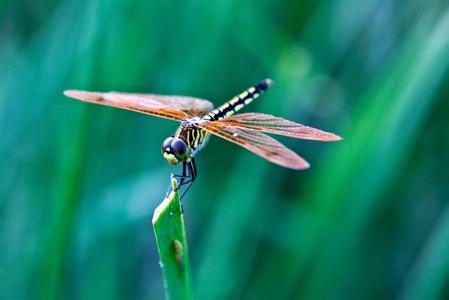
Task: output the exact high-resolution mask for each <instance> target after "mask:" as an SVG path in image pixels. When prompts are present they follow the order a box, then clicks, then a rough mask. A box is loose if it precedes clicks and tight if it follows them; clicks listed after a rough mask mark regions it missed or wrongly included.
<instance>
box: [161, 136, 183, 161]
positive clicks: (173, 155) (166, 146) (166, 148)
mask: <svg viewBox="0 0 449 300" xmlns="http://www.w3.org/2000/svg"><path fill="white" fill-rule="evenodd" d="M161 150H162V155H163V156H164V159H165V160H166V161H167V162H168V163H169V164H171V165H176V164H178V163H180V162H182V161H186V160H187V159H188V158H189V148H188V147H187V144H186V143H185V142H184V141H183V140H182V139H178V138H175V137H172V136H171V137H168V138H166V139H165V141H164V142H163V143H162V149H161Z"/></svg>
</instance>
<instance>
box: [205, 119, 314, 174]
mask: <svg viewBox="0 0 449 300" xmlns="http://www.w3.org/2000/svg"><path fill="white" fill-rule="evenodd" d="M199 126H200V127H201V128H203V129H204V130H206V131H208V132H210V133H212V134H214V135H216V136H219V137H221V138H223V139H225V140H228V141H230V142H232V143H235V144H237V145H240V146H242V147H244V148H246V149H248V150H249V151H251V152H254V153H256V154H257V155H260V156H262V157H263V158H265V159H266V160H269V161H271V162H273V163H275V164H278V165H281V166H283V167H286V168H290V169H306V168H308V167H309V164H308V163H307V161H305V160H304V159H303V158H302V157H300V156H299V155H298V154H296V153H295V152H293V151H292V150H290V149H288V148H287V147H285V146H284V145H282V144H281V143H279V142H278V141H276V140H275V139H273V138H272V137H270V136H268V135H266V134H264V133H262V132H259V131H257V130H255V129H251V128H245V127H240V126H233V125H229V124H226V123H225V122H221V121H214V122H204V123H200V124H199Z"/></svg>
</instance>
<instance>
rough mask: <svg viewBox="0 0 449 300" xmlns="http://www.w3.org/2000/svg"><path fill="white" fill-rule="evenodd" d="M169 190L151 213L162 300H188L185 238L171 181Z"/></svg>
mask: <svg viewBox="0 0 449 300" xmlns="http://www.w3.org/2000/svg"><path fill="white" fill-rule="evenodd" d="M172 187H173V192H171V193H170V195H169V196H168V197H167V198H165V199H164V201H162V203H161V204H160V205H159V206H158V207H157V208H156V210H155V211H154V215H153V228H154V233H155V235H156V242H157V247H158V251H159V256H160V259H161V261H160V263H161V268H162V274H163V276H164V287H165V295H166V298H167V299H191V298H192V297H191V289H190V265H189V255H188V249H187V238H186V231H185V227H184V217H183V214H182V208H181V201H180V198H179V193H178V191H176V187H177V184H176V180H175V179H174V178H172Z"/></svg>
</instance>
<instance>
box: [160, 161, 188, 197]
mask: <svg viewBox="0 0 449 300" xmlns="http://www.w3.org/2000/svg"><path fill="white" fill-rule="evenodd" d="M172 176H173V177H175V178H180V183H179V184H178V187H177V188H176V190H175V191H177V190H179V187H180V186H181V185H183V182H184V180H185V178H186V177H187V178H188V176H187V163H186V162H183V163H182V174H181V175H178V174H173V175H172ZM171 189H172V185H171V182H170V184H169V185H168V189H167V194H166V195H165V197H168V194H170V190H171Z"/></svg>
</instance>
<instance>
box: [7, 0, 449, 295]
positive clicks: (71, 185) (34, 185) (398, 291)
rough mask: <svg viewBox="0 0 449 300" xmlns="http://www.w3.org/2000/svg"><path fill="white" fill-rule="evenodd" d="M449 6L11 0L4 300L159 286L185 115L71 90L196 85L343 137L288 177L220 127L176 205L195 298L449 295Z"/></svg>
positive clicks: (157, 291)
mask: <svg viewBox="0 0 449 300" xmlns="http://www.w3.org/2000/svg"><path fill="white" fill-rule="evenodd" d="M448 66H449V3H448V2H447V1H446V0H429V1H424V0H410V1H400V0H366V1H356V0H330V1H312V0H306V1H293V0H289V1H275V0H261V1H230V0H217V1H197V0H193V1H180V0H170V1H144V0H141V1H126V0H94V1H74V0H64V1H55V0H39V1H29V0H24V1H12V0H6V1H1V2H0V133H1V139H0V145H1V147H0V169H1V173H0V174H1V177H0V241H1V250H0V298H1V299H162V298H163V297H164V293H163V281H162V275H161V271H160V267H159V264H158V254H157V249H156V243H155V239H154V236H153V231H152V228H151V217H152V213H153V210H154V208H155V207H156V206H157V205H158V203H160V201H161V200H162V199H163V197H164V195H165V192H166V190H167V187H168V185H169V175H170V173H171V172H178V171H179V170H178V169H176V168H175V169H174V168H173V167H171V166H169V165H167V164H166V163H165V162H164V160H163V159H162V156H161V154H160V145H161V142H162V141H163V140H164V138H165V137H166V136H168V135H170V134H171V133H172V132H173V131H174V130H175V129H176V127H177V124H176V123H174V122H170V121H167V120H163V119H157V118H153V117H149V116H145V115H141V114H137V113H133V112H128V111H122V110H118V109H112V108H107V107H100V106H95V105H90V104H85V103H81V102H77V101H74V100H71V99H68V98H65V97H64V96H63V95H62V92H63V90H64V89H69V88H72V89H73V88H76V89H86V90H100V91H108V90H116V91H129V92H131V91H132V92H147V93H148V92H151V93H161V94H180V95H191V96H197V97H201V98H205V99H210V100H211V101H213V102H214V103H215V105H219V104H221V103H222V102H224V101H226V100H228V99H230V98H231V97H232V96H234V95H236V94H238V93H239V92H241V91H243V90H244V89H246V88H247V87H249V86H250V85H252V84H254V83H256V82H258V81H259V80H260V79H263V78H266V77H270V78H272V79H273V80H274V82H275V84H274V85H273V87H272V88H271V89H270V90H269V91H268V92H267V93H266V94H265V95H264V96H263V97H261V98H259V99H258V100H257V101H255V102H254V103H253V104H251V106H250V107H249V108H248V109H246V111H257V112H264V113H271V114H275V115H279V116H282V117H285V118H288V119H291V120H294V121H297V122H301V123H305V124H308V125H311V126H314V127H318V128H321V129H324V130H327V131H331V132H335V133H337V134H340V135H341V136H343V137H344V141H342V142H339V143H318V142H310V141H298V140H291V139H288V138H279V140H281V141H282V142H283V143H285V144H286V145H287V146H289V147H291V148H292V149H294V150H295V151H296V152H298V153H300V154H301V155H303V156H304V157H305V158H306V159H307V160H308V161H309V162H310V163H311V165H312V167H311V168H310V169H309V170H306V171H301V172H298V171H292V170H287V169H283V168H281V167H278V166H276V165H273V164H270V163H268V162H266V161H264V160H262V159H261V158H259V157H258V156H256V155H254V154H251V153H250V152H248V151H246V150H244V149H243V148H239V147H237V146H235V145H233V144H230V143H228V142H225V141H223V140H220V139H218V138H212V139H211V141H210V143H209V145H208V147H206V149H205V150H204V151H202V152H201V153H200V154H199V156H198V168H199V177H198V179H197V181H196V182H195V184H194V186H193V187H192V189H191V190H190V191H189V193H188V195H187V196H186V197H185V198H184V199H183V204H184V213H185V220H186V223H187V234H188V238H189V246H190V254H191V262H192V276H193V290H194V294H195V296H196V298H197V299H448V298H449V205H448V199H449V125H448V114H449V101H448V98H449V72H448Z"/></svg>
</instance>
